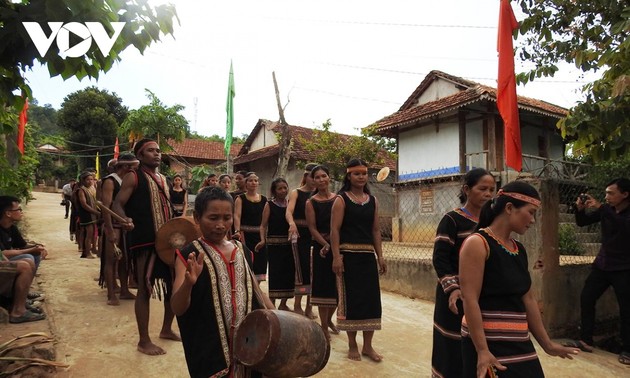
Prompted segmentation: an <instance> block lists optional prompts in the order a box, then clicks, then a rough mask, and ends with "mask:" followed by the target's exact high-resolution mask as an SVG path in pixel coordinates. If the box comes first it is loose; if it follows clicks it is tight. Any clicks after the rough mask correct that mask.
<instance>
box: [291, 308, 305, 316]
mask: <svg viewBox="0 0 630 378" xmlns="http://www.w3.org/2000/svg"><path fill="white" fill-rule="evenodd" d="M293 312H295V313H296V314H298V315H304V310H302V309H301V308H294V309H293Z"/></svg>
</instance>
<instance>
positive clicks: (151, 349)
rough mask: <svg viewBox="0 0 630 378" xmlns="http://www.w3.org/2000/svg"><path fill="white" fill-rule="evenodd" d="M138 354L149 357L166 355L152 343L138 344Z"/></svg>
mask: <svg viewBox="0 0 630 378" xmlns="http://www.w3.org/2000/svg"><path fill="white" fill-rule="evenodd" d="M138 352H141V353H144V354H147V355H149V356H159V355H161V354H166V351H165V350H164V349H162V348H160V347H159V346H157V345H155V344H153V343H152V342H150V341H149V342H145V343H138Z"/></svg>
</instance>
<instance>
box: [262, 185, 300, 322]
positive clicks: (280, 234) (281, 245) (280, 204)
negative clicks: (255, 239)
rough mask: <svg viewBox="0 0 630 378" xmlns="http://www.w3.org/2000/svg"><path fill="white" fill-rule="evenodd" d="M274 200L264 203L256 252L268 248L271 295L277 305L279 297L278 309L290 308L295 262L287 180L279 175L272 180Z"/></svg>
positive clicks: (272, 197)
mask: <svg viewBox="0 0 630 378" xmlns="http://www.w3.org/2000/svg"><path fill="white" fill-rule="evenodd" d="M270 192H271V199H270V200H269V201H268V202H267V203H266V204H265V208H264V209H263V214H262V222H261V224H260V242H259V243H258V244H257V245H256V248H255V249H256V252H258V251H259V250H260V249H262V248H265V247H267V256H268V257H269V298H270V299H271V300H272V301H273V303H274V305H275V303H276V299H280V306H278V310H284V311H289V307H288V306H287V300H288V299H289V298H293V295H294V292H295V263H294V261H293V251H292V250H291V244H290V243H289V224H288V223H287V220H286V217H285V213H286V211H287V194H289V184H288V183H287V180H285V179H283V178H282V177H278V178H276V179H274V180H273V181H272V182H271V190H270Z"/></svg>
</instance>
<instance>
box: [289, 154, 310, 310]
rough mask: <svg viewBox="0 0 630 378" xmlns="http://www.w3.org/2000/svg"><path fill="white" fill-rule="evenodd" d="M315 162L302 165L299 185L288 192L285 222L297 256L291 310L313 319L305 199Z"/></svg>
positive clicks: (308, 191) (308, 192)
mask: <svg viewBox="0 0 630 378" xmlns="http://www.w3.org/2000/svg"><path fill="white" fill-rule="evenodd" d="M316 165H317V164H314V163H309V164H307V165H306V167H304V174H303V175H302V182H301V183H300V187H299V188H297V189H293V190H292V191H291V193H290V194H289V205H288V207H287V215H286V218H287V222H288V223H289V239H290V240H291V241H292V243H293V242H294V241H295V240H296V239H297V250H298V256H297V259H296V262H295V271H296V272H295V276H296V283H295V301H294V303H293V311H294V312H295V313H297V314H301V315H306V316H307V317H309V318H310V319H315V318H316V316H315V314H313V306H312V305H311V274H310V272H311V233H310V231H309V230H308V225H307V224H306V201H307V200H308V199H309V198H310V197H311V194H312V192H313V189H315V187H314V186H313V179H312V178H311V170H312V169H313V168H314V167H315V166H316ZM305 295H306V310H302V296H305Z"/></svg>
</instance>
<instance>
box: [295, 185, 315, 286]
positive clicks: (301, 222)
mask: <svg viewBox="0 0 630 378" xmlns="http://www.w3.org/2000/svg"><path fill="white" fill-rule="evenodd" d="M310 197H311V192H305V191H302V190H300V189H298V190H297V199H296V201H295V207H294V208H293V221H294V222H295V225H296V226H297V229H298V233H299V235H300V237H299V238H298V240H297V250H298V256H297V259H296V260H297V261H296V263H295V280H296V282H295V295H308V294H310V293H311V232H310V231H309V230H308V225H307V224H306V201H308V199H309V198H310Z"/></svg>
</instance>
